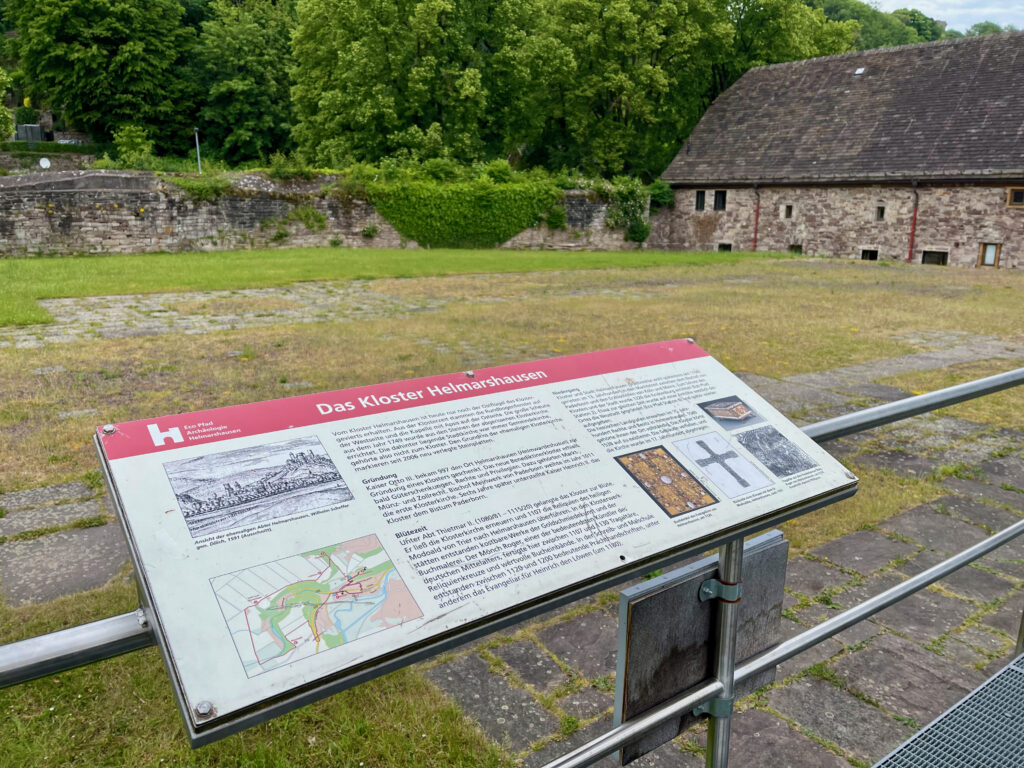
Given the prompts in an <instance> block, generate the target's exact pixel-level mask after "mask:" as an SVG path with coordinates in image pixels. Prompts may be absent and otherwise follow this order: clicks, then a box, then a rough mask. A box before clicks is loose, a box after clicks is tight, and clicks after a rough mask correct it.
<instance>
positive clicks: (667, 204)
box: [647, 179, 676, 213]
mask: <svg viewBox="0 0 1024 768" xmlns="http://www.w3.org/2000/svg"><path fill="white" fill-rule="evenodd" d="M647 194H648V195H650V196H651V213H654V212H655V211H657V210H658V209H659V208H674V207H675V205H676V195H675V192H673V191H672V187H670V186H669V185H668V182H666V181H663V180H662V179H656V180H655V181H653V182H651V184H650V185H649V186H648V187H647Z"/></svg>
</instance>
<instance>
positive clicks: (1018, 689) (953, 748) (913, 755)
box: [874, 656, 1024, 768]
mask: <svg viewBox="0 0 1024 768" xmlns="http://www.w3.org/2000/svg"><path fill="white" fill-rule="evenodd" d="M1022 766H1024V656H1020V657H1018V658H1017V659H1016V660H1015V661H1014V662H1013V663H1011V664H1010V665H1009V666H1008V667H1006V668H1005V669H1003V670H1002V671H1001V672H999V673H998V674H997V675H995V676H994V677H992V678H990V679H989V680H988V681H987V682H986V683H985V684H984V685H982V686H981V687H980V688H978V689H977V690H975V691H973V692H971V693H970V694H968V695H967V696H966V697H965V698H963V699H961V700H960V701H959V702H958V703H957V704H955V705H954V706H953V707H952V708H951V709H950V710H949V711H947V712H946V713H945V714H943V715H940V716H939V717H938V718H937V719H936V720H934V721H932V722H931V723H930V724H929V725H928V726H927V727H925V728H924V729H923V730H922V731H921V732H920V733H918V734H916V735H915V736H914V737H913V738H912V739H910V740H909V741H907V742H906V743H905V744H903V745H902V746H901V747H899V748H898V749H896V751H894V752H892V753H890V754H889V755H887V756H886V757H885V758H883V759H882V761H881V762H879V763H876V764H875V766H874V768H1022Z"/></svg>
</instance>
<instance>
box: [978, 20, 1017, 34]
mask: <svg viewBox="0 0 1024 768" xmlns="http://www.w3.org/2000/svg"><path fill="white" fill-rule="evenodd" d="M1013 31H1015V28H1014V27H1013V25H1007V26H1006V28H1005V29H1004V28H1003V27H1000V26H999V25H998V24H996V23H995V22H994V21H979V22H978V23H977V24H975V25H973V26H972V27H971V28H970V29H968V30H967V33H966V34H967V37H975V36H977V35H995V34H998V33H1000V32H1013Z"/></svg>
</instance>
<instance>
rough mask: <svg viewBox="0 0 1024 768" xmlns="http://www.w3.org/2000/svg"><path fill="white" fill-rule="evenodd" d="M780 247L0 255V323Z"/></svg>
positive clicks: (704, 259) (739, 256)
mask: <svg viewBox="0 0 1024 768" xmlns="http://www.w3.org/2000/svg"><path fill="white" fill-rule="evenodd" d="M752 257H753V258H756V259H758V260H762V259H770V258H779V259H782V258H788V257H787V256H785V255H783V254H761V253H759V254H756V255H754V254H744V253H679V252H672V251H618V252H602V253H595V252H583V253H578V252H577V253H567V252H562V251H557V252H556V251H499V250H468V249H467V250H445V249H438V250H420V249H415V250H387V249H369V248H355V249H351V250H348V249H346V250H343V251H339V250H338V249H331V248H280V249H274V250H251V251H218V252H214V253H151V254H137V255H120V254H119V255H103V256H96V255H90V256H78V257H74V258H57V259H0V286H2V287H0V325H30V324H33V323H46V322H50V321H51V320H52V319H53V318H52V317H50V315H49V313H48V312H46V310H44V309H43V308H42V307H40V306H39V305H38V304H36V301H37V300H38V299H52V298H60V297H69V296H105V295H109V294H125V293H154V292H162V291H194V290H218V289H237V288H260V287H265V286H273V285H287V284H289V283H294V282H299V281H303V280H352V279H355V278H365V279H373V278H381V277H417V276H423V275H446V274H457V273H475V272H528V271H534V270H553V269H607V268H610V267H623V266H625V267H647V266H655V265H660V264H687V265H691V266H699V265H707V264H735V263H738V262H741V261H744V260H749V259H750V258H752Z"/></svg>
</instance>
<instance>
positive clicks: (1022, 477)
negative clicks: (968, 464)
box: [978, 456, 1024, 490]
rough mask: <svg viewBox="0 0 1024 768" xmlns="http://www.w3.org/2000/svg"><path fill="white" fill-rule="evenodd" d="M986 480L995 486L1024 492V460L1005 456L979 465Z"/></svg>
mask: <svg viewBox="0 0 1024 768" xmlns="http://www.w3.org/2000/svg"><path fill="white" fill-rule="evenodd" d="M978 469H979V470H980V471H981V472H983V473H984V476H985V479H986V480H987V481H988V482H990V483H992V484H993V485H998V486H1004V485H1011V486H1013V487H1014V488H1019V489H1021V490H1024V459H1022V458H1020V457H1019V456H1004V457H1003V458H1000V459H989V460H988V461H983V462H982V463H981V464H979V465H978Z"/></svg>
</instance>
